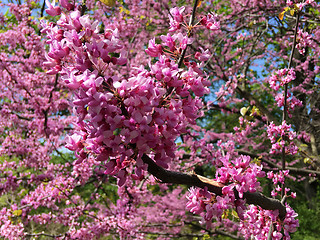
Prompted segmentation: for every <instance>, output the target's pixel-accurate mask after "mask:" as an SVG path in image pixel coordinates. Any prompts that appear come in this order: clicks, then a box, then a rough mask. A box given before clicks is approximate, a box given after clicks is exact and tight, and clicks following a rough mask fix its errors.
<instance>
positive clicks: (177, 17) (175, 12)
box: [169, 7, 220, 32]
mask: <svg viewBox="0 0 320 240" xmlns="http://www.w3.org/2000/svg"><path fill="white" fill-rule="evenodd" d="M184 10H185V7H180V8H178V7H175V8H172V9H171V10H170V14H171V16H169V19H170V28H169V31H171V32H174V31H177V30H178V29H180V28H181V25H182V24H185V26H186V25H187V24H186V23H185V21H184V17H183V15H182V14H183V12H184ZM200 23H201V25H202V26H204V27H206V28H207V29H209V30H211V31H216V30H219V29H220V22H219V19H218V16H217V15H216V14H211V13H209V14H208V15H206V16H204V17H202V19H201V20H200Z"/></svg>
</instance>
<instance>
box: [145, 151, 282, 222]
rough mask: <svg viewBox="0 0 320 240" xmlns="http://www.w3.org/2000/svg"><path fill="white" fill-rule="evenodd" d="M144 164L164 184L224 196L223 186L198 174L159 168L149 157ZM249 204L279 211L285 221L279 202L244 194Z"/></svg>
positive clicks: (252, 194)
mask: <svg viewBox="0 0 320 240" xmlns="http://www.w3.org/2000/svg"><path fill="white" fill-rule="evenodd" d="M142 160H143V162H144V163H146V164H148V172H149V173H151V174H152V175H153V176H155V177H156V178H158V179H159V180H161V182H162V183H173V184H183V185H187V186H194V187H200V188H204V187H207V188H208V190H209V191H210V192H212V193H215V194H217V195H222V188H223V187H224V185H223V184H221V183H219V182H216V181H214V180H212V179H209V178H206V177H202V176H200V175H197V174H186V173H179V172H174V171H169V170H166V169H164V168H162V167H160V166H158V165H157V164H156V163H155V162H154V161H153V160H152V159H151V158H150V157H148V156H147V155H143V156H142ZM243 196H244V198H245V199H246V201H247V203H248V204H255V205H259V206H260V207H262V208H263V209H267V210H276V209H278V210H279V217H280V218H281V219H284V217H285V215H286V207H285V206H284V205H283V204H281V202H280V201H279V200H276V199H272V198H268V197H266V196H264V195H262V194H261V193H250V192H246V193H244V194H243Z"/></svg>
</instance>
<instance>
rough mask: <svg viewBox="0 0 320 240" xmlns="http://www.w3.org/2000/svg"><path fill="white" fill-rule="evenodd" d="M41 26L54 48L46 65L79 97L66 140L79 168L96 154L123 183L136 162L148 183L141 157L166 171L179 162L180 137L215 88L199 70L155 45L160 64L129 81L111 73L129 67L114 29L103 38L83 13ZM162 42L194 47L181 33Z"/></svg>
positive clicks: (150, 49) (137, 173)
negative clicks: (183, 66) (116, 67)
mask: <svg viewBox="0 0 320 240" xmlns="http://www.w3.org/2000/svg"><path fill="white" fill-rule="evenodd" d="M176 10H177V9H176ZM176 10H172V13H173V15H174V16H175V21H181V19H182V17H181V16H180V15H179V13H180V12H182V9H180V10H179V11H176ZM42 26H43V30H42V31H43V32H45V33H47V35H48V38H49V39H48V41H47V43H48V44H50V50H49V52H48V56H47V60H48V61H47V62H46V63H45V66H46V67H47V68H48V70H49V71H48V73H49V74H55V73H58V72H60V73H61V75H62V79H63V80H64V81H65V83H66V85H67V86H68V87H69V88H70V89H72V90H73V91H74V94H75V99H74V101H73V105H74V108H75V113H76V115H77V116H78V123H77V127H78V131H77V132H75V133H74V134H73V135H72V136H69V137H67V146H66V147H67V148H68V149H70V150H72V151H75V152H76V156H77V157H78V161H77V163H80V162H82V161H83V160H84V159H87V157H88V154H91V155H94V156H96V160H97V161H104V162H105V163H106V164H105V174H111V175H115V176H117V177H118V179H119V181H118V185H119V186H122V185H123V184H124V183H125V181H126V178H127V176H128V175H129V172H128V171H132V169H131V168H129V166H131V165H132V164H133V163H136V168H135V174H132V175H131V177H133V178H134V179H142V178H143V176H144V175H143V172H144V170H146V165H145V164H144V163H143V161H142V159H141V157H142V156H143V154H148V155H150V156H151V157H152V158H153V159H154V160H155V161H156V163H157V164H158V165H160V166H162V167H165V168H167V167H168V163H169V162H170V161H171V159H173V158H174V157H175V153H174V152H175V150H176V145H175V139H176V138H177V137H178V136H179V135H180V134H181V133H185V132H186V128H187V126H188V124H194V123H195V120H196V119H197V118H198V117H200V116H202V113H201V111H200V110H201V108H202V106H203V104H202V101H201V99H200V97H202V96H203V95H204V94H206V93H209V89H208V88H207V86H209V85H210V83H209V82H208V81H207V80H206V79H205V78H204V77H203V74H202V71H201V70H200V68H199V67H198V65H197V64H189V68H188V70H182V69H179V68H178V65H177V63H176V62H175V61H174V60H172V59H170V58H168V57H167V56H166V55H164V53H163V51H162V47H161V46H159V45H157V44H155V41H154V40H151V41H150V42H149V47H148V49H147V53H149V54H150V55H151V56H154V57H158V59H157V61H156V62H155V64H150V65H149V68H150V71H147V70H145V69H144V68H143V67H140V68H138V69H137V72H136V74H135V75H134V76H132V77H130V78H128V79H124V78H123V77H121V76H119V75H117V74H114V73H113V72H112V67H113V66H114V65H120V66H121V65H123V64H125V63H126V58H125V57H124V56H125V51H124V49H123V47H122V45H121V42H120V40H119V34H118V31H117V30H116V29H115V30H106V31H105V33H104V34H99V33H98V25H97V22H91V20H90V19H89V17H88V16H86V15H85V16H80V12H79V11H73V12H71V13H70V14H69V15H68V14H64V15H62V16H61V18H60V20H59V21H58V22H57V26H53V25H52V24H51V23H49V24H47V23H45V22H43V23H42ZM161 39H162V41H163V45H164V46H167V47H169V48H170V49H171V50H172V51H176V50H177V48H176V44H177V45H178V46H179V49H184V48H185V47H186V45H187V44H189V43H190V42H189V41H190V39H188V38H187V37H185V36H183V35H182V34H181V33H178V34H175V35H173V36H171V35H170V34H168V35H167V36H161ZM119 52H120V54H119ZM71 53H72V55H73V56H74V59H71V56H70V54H71ZM111 53H117V54H118V55H119V57H115V56H114V55H115V54H111ZM187 64H188V63H187ZM193 94H194V95H195V96H193ZM129 169H131V170H129Z"/></svg>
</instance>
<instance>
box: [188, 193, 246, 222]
mask: <svg viewBox="0 0 320 240" xmlns="http://www.w3.org/2000/svg"><path fill="white" fill-rule="evenodd" d="M187 199H188V202H187V205H186V208H187V209H188V210H189V211H190V212H192V213H194V214H199V215H200V216H201V217H202V221H201V223H205V224H206V226H207V228H210V226H211V224H212V219H213V218H216V219H217V220H218V221H222V215H223V213H224V212H225V211H226V210H227V209H231V208H233V207H234V206H235V204H234V197H230V196H228V195H224V196H216V195H215V194H213V193H210V192H208V191H207V189H199V188H193V187H192V188H190V189H189V193H188V195H187ZM243 207H244V205H243Z"/></svg>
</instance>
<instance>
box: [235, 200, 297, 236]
mask: <svg viewBox="0 0 320 240" xmlns="http://www.w3.org/2000/svg"><path fill="white" fill-rule="evenodd" d="M286 211H287V214H286V218H285V220H284V221H283V222H282V221H280V220H279V219H278V214H279V213H278V210H275V211H271V210H263V209H261V208H260V207H257V206H254V205H249V206H248V210H247V211H245V213H244V221H241V222H240V226H239V229H240V231H241V233H242V234H243V235H244V237H245V239H251V238H252V237H253V236H254V238H255V239H261V240H264V239H267V236H268V232H269V229H270V225H271V224H274V226H275V229H274V231H273V232H272V239H276V240H280V239H287V240H288V239H290V235H289V233H290V232H295V231H296V228H297V227H298V226H299V222H298V220H297V219H296V217H297V216H298V214H297V213H295V212H294V211H293V209H292V208H290V207H289V206H288V205H286ZM281 229H283V234H282V233H281Z"/></svg>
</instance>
